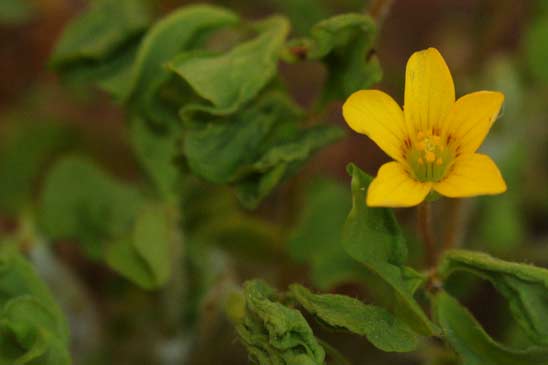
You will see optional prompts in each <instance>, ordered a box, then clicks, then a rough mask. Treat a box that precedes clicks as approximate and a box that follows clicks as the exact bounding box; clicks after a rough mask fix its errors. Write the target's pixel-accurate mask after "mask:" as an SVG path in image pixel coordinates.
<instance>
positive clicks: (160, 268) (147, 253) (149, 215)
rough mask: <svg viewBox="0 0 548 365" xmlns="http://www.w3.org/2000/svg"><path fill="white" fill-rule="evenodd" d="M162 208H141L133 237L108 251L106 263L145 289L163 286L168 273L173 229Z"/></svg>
mask: <svg viewBox="0 0 548 365" xmlns="http://www.w3.org/2000/svg"><path fill="white" fill-rule="evenodd" d="M168 213H169V212H168V211H167V209H166V208H165V207H161V206H155V205H152V204H149V205H147V206H144V207H142V208H141V209H140V211H139V213H138V216H137V218H136V220H135V223H134V227H133V231H132V232H131V233H132V234H131V235H130V236H129V237H128V238H123V239H120V240H118V241H116V242H115V243H114V244H112V245H110V246H109V247H108V248H107V252H106V260H107V263H108V264H109V265H110V266H111V267H112V268H113V269H114V270H116V271H118V272H120V273H121V274H122V275H124V276H125V277H127V278H128V279H130V280H131V281H133V282H135V283H136V284H138V285H139V286H141V287H142V288H145V289H154V288H159V287H161V286H163V285H164V284H165V283H166V282H167V280H168V279H169V277H170V274H171V262H172V257H171V253H172V250H173V247H172V243H173V233H172V232H173V227H171V226H170V225H169V217H168Z"/></svg>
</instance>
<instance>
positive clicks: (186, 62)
mask: <svg viewBox="0 0 548 365" xmlns="http://www.w3.org/2000/svg"><path fill="white" fill-rule="evenodd" d="M255 28H256V29H257V32H258V33H259V35H258V36H257V37H256V38H254V39H252V40H250V41H248V42H244V43H242V44H240V45H238V46H236V47H234V48H233V49H231V50H230V51H228V52H226V53H223V54H221V55H209V54H203V53H190V54H182V55H181V56H180V57H178V58H176V59H174V60H173V61H172V62H171V64H170V68H171V69H172V70H173V71H175V72H176V73H177V74H178V75H179V76H180V77H182V78H183V79H184V80H185V81H186V82H188V84H189V85H190V86H191V87H192V89H193V90H194V91H195V92H196V94H197V95H199V96H200V97H202V98H204V99H205V100H207V101H209V102H211V103H212V104H213V108H207V107H205V109H206V110H208V111H209V112H210V113H213V114H217V115H219V114H230V113H233V112H234V111H236V110H238V109H239V108H240V107H241V106H242V105H244V104H245V103H246V102H247V101H249V100H251V99H252V98H253V97H255V96H256V95H257V94H258V93H259V91H260V90H261V89H262V88H263V87H264V86H265V85H266V84H267V83H268V82H269V81H270V80H272V78H273V77H274V76H275V75H276V71H277V63H278V55H279V53H280V51H281V49H282V47H283V45H284V42H285V39H286V37H287V34H288V33H289V23H288V21H287V19H285V18H283V17H271V18H268V19H266V20H264V21H262V22H259V23H258V24H256V25H255ZM190 108H192V109H195V108H197V106H191V107H185V109H183V111H182V112H183V115H184V112H185V110H188V109H190ZM198 108H199V106H198ZM202 108H203V107H202Z"/></svg>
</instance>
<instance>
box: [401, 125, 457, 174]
mask: <svg viewBox="0 0 548 365" xmlns="http://www.w3.org/2000/svg"><path fill="white" fill-rule="evenodd" d="M440 135H441V131H440V130H439V129H434V130H432V129H426V130H422V131H418V132H417V134H416V139H414V140H413V139H410V138H407V139H405V142H404V147H405V148H404V151H405V158H406V160H407V161H408V163H409V166H410V168H411V171H412V173H413V175H414V177H415V178H416V179H417V180H419V181H440V180H441V179H442V178H443V177H444V176H445V174H446V171H447V170H448V168H449V166H450V165H451V164H452V161H453V160H454V158H455V155H456V153H457V151H456V148H457V147H456V146H454V145H453V143H451V144H448V143H446V142H453V140H452V138H451V137H449V138H448V139H447V140H446V139H445V138H443V139H442V137H441V136H440Z"/></svg>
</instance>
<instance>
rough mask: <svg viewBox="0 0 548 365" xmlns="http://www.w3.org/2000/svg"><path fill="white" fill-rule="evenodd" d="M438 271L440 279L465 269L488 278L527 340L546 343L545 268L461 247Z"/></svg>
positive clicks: (547, 281) (547, 278)
mask: <svg viewBox="0 0 548 365" xmlns="http://www.w3.org/2000/svg"><path fill="white" fill-rule="evenodd" d="M438 270H439V273H440V276H441V277H442V278H443V279H446V278H447V277H448V276H449V275H451V274H452V273H453V272H455V271H466V272H470V273H472V274H474V275H477V276H479V277H481V278H483V279H485V280H489V281H490V282H491V283H492V284H493V286H494V287H495V288H496V289H497V291H498V292H500V293H501V294H502V295H503V296H504V297H505V298H506V300H508V303H509V307H510V311H511V313H512V315H513V316H514V318H515V319H516V321H517V323H518V325H519V326H520V327H521V328H522V329H523V330H524V331H525V333H526V334H527V335H528V337H529V339H530V340H531V341H532V342H534V343H536V344H538V345H542V346H548V270H546V269H541V268H538V267H535V266H532V265H527V264H517V263H511V262H506V261H502V260H498V259H496V258H493V257H491V256H489V255H486V254H483V253H478V252H471V251H464V250H456V251H450V252H448V253H447V254H446V255H445V256H444V258H443V260H442V262H441V264H440V266H439V269H438Z"/></svg>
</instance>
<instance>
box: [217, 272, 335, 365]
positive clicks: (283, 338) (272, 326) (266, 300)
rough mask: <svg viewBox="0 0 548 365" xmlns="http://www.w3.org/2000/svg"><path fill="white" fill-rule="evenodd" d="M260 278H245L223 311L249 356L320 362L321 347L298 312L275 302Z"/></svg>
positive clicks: (280, 362)
mask: <svg viewBox="0 0 548 365" xmlns="http://www.w3.org/2000/svg"><path fill="white" fill-rule="evenodd" d="M274 297H275V292H274V290H273V289H272V288H270V287H269V286H268V285H266V284H265V283H264V282H262V281H249V282H247V283H246V284H245V285H244V293H243V294H240V293H234V294H233V295H232V297H231V298H230V299H229V302H228V304H227V311H228V314H229V316H230V318H231V320H232V321H233V322H234V324H235V327H236V332H237V333H238V336H239V338H240V340H241V341H242V343H243V344H244V346H245V347H246V348H247V350H248V352H249V355H250V356H251V358H252V359H253V360H254V361H255V362H256V363H257V364H259V365H285V364H292V365H297V364H301V365H322V364H324V359H325V351H324V349H323V348H322V347H321V346H320V344H319V343H318V341H317V340H316V338H315V337H314V334H313V333H312V330H311V329H310V327H309V326H308V323H307V322H306V320H305V319H304V317H303V316H302V314H301V313H300V312H299V311H298V310H296V309H292V308H288V307H286V306H284V305H283V304H280V303H277V302H275V301H274V300H275V298H274Z"/></svg>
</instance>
